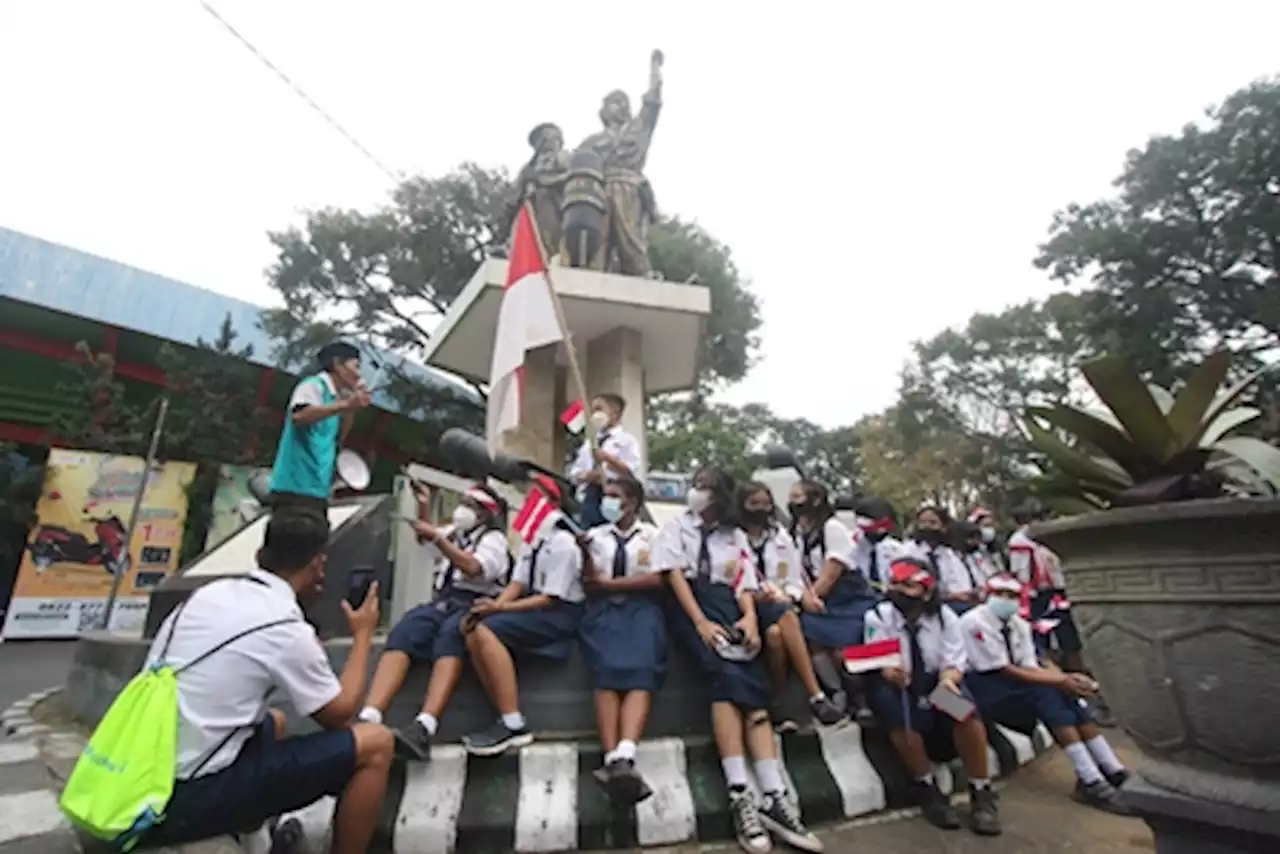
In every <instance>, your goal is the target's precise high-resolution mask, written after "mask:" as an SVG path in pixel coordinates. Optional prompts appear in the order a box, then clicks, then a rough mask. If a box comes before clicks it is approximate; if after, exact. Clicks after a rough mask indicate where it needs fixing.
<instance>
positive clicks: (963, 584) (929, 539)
mask: <svg viewBox="0 0 1280 854" xmlns="http://www.w3.org/2000/svg"><path fill="white" fill-rule="evenodd" d="M906 546H907V549H906V550H907V554H909V555H911V556H912V557H914V558H916V559H917V560H919V561H921V562H922V563H924V565H925V566H927V567H928V568H929V571H930V572H931V573H933V577H934V578H935V579H937V581H938V595H939V598H940V599H941V600H942V601H943V602H945V603H947V604H948V605H949V606H951V610H952V611H954V612H955V613H956V614H963V613H964V612H965V611H967V610H969V609H970V608H972V607H973V606H974V605H976V604H977V603H979V602H981V601H982V585H983V583H984V582H985V581H986V579H979V578H977V577H976V574H975V573H974V571H973V569H972V567H970V566H969V565H968V564H966V563H965V561H964V558H963V557H961V556H960V552H959V551H957V550H956V549H955V548H954V547H953V545H952V538H951V516H950V514H948V513H947V511H945V510H943V509H942V508H941V507H934V506H932V505H930V506H926V507H921V508H920V509H919V510H917V511H916V523H915V528H914V529H913V530H912V532H911V539H910V540H908V541H907V544H906Z"/></svg>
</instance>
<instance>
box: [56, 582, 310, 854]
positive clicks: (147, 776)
mask: <svg viewBox="0 0 1280 854" xmlns="http://www.w3.org/2000/svg"><path fill="white" fill-rule="evenodd" d="M227 580H232V579H227ZM237 580H247V581H254V582H255V583H257V584H261V583H262V582H260V581H257V580H256V579H253V578H245V579H237ZM187 601H190V600H187ZM185 606H186V602H183V603H182V605H180V606H178V611H177V613H176V614H175V615H174V618H173V624H172V626H171V627H170V629H169V637H168V638H167V639H166V640H165V642H164V646H163V647H162V648H161V649H160V654H159V655H158V656H156V660H155V661H154V662H153V663H152V664H151V665H149V666H147V667H145V668H144V669H143V670H142V672H141V673H139V674H138V675H136V676H134V677H133V679H131V680H129V684H128V685H126V686H125V687H124V690H123V691H121V692H120V694H119V696H117V697H116V698H115V700H114V701H113V702H112V703H111V708H109V709H107V713H106V715H104V716H103V718H102V720H101V721H100V722H99V723H98V726H97V728H96V729H94V731H93V735H92V736H91V737H90V738H89V743H88V745H87V746H86V747H85V749H84V752H83V753H81V754H80V759H79V760H78V761H77V762H76V766H75V769H74V770H72V772H71V776H70V778H68V780H67V785H66V788H64V789H63V790H62V798H61V799H60V801H59V803H58V805H59V807H61V809H62V812H63V814H64V815H66V817H67V818H68V819H70V820H71V822H72V823H73V824H75V825H76V826H77V827H79V828H81V829H83V830H84V831H85V832H86V833H88V834H89V835H91V836H93V837H95V838H97V839H101V840H104V841H106V842H108V843H111V845H112V847H113V848H115V849H116V850H118V851H130V850H132V849H133V847H134V846H135V845H137V844H138V840H139V839H140V838H141V836H142V835H143V834H144V833H145V832H146V831H147V830H149V829H150V828H151V827H153V826H155V825H157V824H159V823H161V822H162V821H164V810H165V807H166V806H167V805H168V803H169V798H170V797H171V796H172V795H173V784H174V772H175V769H176V768H177V763H178V675H179V674H181V673H182V672H183V671H185V670H188V669H189V668H192V667H195V666H196V665H197V664H199V663H200V662H202V661H204V660H205V659H206V658H208V657H209V656H211V655H213V654H214V653H216V652H219V651H221V650H223V649H225V648H226V647H228V646H230V645H231V644H233V643H235V642H236V641H238V640H240V639H241V638H243V637H246V636H248V635H251V634H253V633H254V632H259V631H262V630H263V629H268V628H271V627H272V626H279V625H282V624H284V623H292V622H295V620H296V618H289V619H284V620H275V621H273V622H270V623H266V624H264V625H261V626H255V627H254V628H251V629H246V630H245V631H242V632H240V633H239V634H237V635H233V636H232V637H231V638H229V639H228V640H225V641H223V642H222V643H220V644H218V645H217V646H215V647H214V648H213V649H211V650H209V651H208V652H205V653H203V654H202V655H199V656H197V657H196V658H194V659H192V660H191V661H189V662H187V663H186V664H184V665H182V666H181V667H178V668H176V669H175V668H173V667H171V666H169V664H168V663H167V662H166V661H165V657H166V655H167V654H168V652H169V645H170V644H171V643H172V642H173V635H174V632H175V631H177V628H178V618H179V617H180V616H181V615H182V608H183V607H185ZM237 732H239V730H232V731H231V732H230V733H228V734H227V736H226V737H225V738H224V739H222V741H220V742H219V743H218V744H217V745H216V746H215V747H214V748H213V750H211V751H210V752H209V753H208V754H207V755H206V756H205V758H204V759H203V760H202V761H201V763H200V764H199V765H198V766H197V767H196V771H195V773H197V774H198V773H199V772H200V769H202V768H203V767H204V766H205V764H206V763H207V762H208V761H209V760H210V759H212V758H213V757H214V756H215V755H216V754H217V753H218V751H220V750H221V749H222V748H223V747H224V746H225V745H226V744H227V742H228V741H230V740H231V738H232V736H234V735H235V734H236V733H237Z"/></svg>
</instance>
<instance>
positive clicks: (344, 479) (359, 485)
mask: <svg viewBox="0 0 1280 854" xmlns="http://www.w3.org/2000/svg"><path fill="white" fill-rule="evenodd" d="M333 473H334V477H333V486H334V488H335V489H337V488H338V487H344V486H345V487H346V488H347V489H351V490H354V491H356V492H363V491H364V490H366V489H368V488H369V481H371V480H373V475H372V473H370V471H369V464H368V463H366V462H365V461H364V457H362V456H360V455H359V454H357V453H356V452H355V451H353V450H351V449H350V448H343V449H342V450H341V451H340V452H339V453H338V459H337V462H335V463H334V466H333Z"/></svg>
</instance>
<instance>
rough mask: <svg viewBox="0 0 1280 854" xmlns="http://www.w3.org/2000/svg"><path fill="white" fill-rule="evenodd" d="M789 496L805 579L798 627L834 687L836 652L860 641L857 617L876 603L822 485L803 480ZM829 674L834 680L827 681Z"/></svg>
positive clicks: (837, 667) (840, 664) (837, 663)
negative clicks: (832, 681)
mask: <svg viewBox="0 0 1280 854" xmlns="http://www.w3.org/2000/svg"><path fill="white" fill-rule="evenodd" d="M789 498H790V502H789V504H788V506H787V510H788V512H789V513H790V514H791V537H792V540H793V542H794V543H795V547H796V552H797V553H798V554H799V556H800V571H801V573H802V576H803V579H804V583H805V592H804V594H803V595H802V596H801V598H800V609H801V613H800V627H801V629H802V630H803V631H804V637H805V640H806V641H808V642H809V648H810V649H811V650H812V653H813V658H814V666H815V667H816V668H817V671H818V673H819V674H821V675H822V678H823V681H824V682H828V688H830V689H832V690H833V691H834V690H836V689H838V687H839V683H840V682H841V681H842V678H841V676H840V675H839V674H842V673H843V670H844V668H843V661H842V659H841V658H840V652H841V651H842V650H843V649H844V648H845V647H848V646H853V645H855V644H858V643H861V642H862V634H863V627H862V618H863V615H864V614H866V613H867V611H868V610H869V609H870V608H871V607H872V606H873V605H875V603H876V596H875V594H874V592H873V591H872V590H871V587H870V585H868V584H867V579H866V576H864V575H863V574H862V573H861V572H859V571H858V567H857V563H856V562H855V560H854V553H853V552H854V549H853V534H852V532H850V530H849V529H848V528H846V527H845V526H844V524H843V523H842V522H841V521H840V520H839V519H836V518H835V510H834V509H833V508H832V506H831V499H830V494H829V493H828V492H827V488H826V487H825V486H823V485H822V484H820V483H817V482H815V481H812V480H802V481H800V482H799V483H797V484H796V485H795V486H793V487H791V495H790V496H789ZM833 679H834V680H835V681H836V683H837V684H835V685H831V684H830V682H831V680H833Z"/></svg>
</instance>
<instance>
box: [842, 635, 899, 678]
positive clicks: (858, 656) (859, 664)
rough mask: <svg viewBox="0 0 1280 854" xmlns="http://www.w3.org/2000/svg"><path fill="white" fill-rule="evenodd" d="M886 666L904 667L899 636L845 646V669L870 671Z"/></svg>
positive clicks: (862, 671) (856, 671)
mask: <svg viewBox="0 0 1280 854" xmlns="http://www.w3.org/2000/svg"><path fill="white" fill-rule="evenodd" d="M886 667H899V668H900V667H902V642H901V641H899V640H898V639H897V638H889V639H888V640H882V641H872V642H871V643H860V644H858V645H857V646H849V647H845V650H844V669H845V670H848V671H849V672H850V673H870V672H871V671H873V670H883V669H884V668H886Z"/></svg>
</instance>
